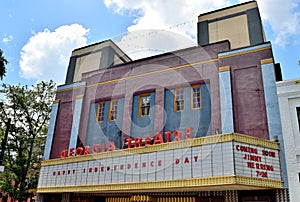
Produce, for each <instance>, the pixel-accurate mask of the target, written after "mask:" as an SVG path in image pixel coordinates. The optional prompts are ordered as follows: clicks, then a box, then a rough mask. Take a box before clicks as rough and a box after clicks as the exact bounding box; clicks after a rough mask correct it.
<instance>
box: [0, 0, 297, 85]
mask: <svg viewBox="0 0 300 202" xmlns="http://www.w3.org/2000/svg"><path fill="white" fill-rule="evenodd" d="M241 2H244V1H243V0H240V1H238V0H211V1H209V2H207V1H199V0H185V1H183V0H164V1H161V0H151V1H149V0H103V1H102V0H86V1H82V0H60V1H58V0H43V1H38V0H26V1H20V0H19V1H18V0H3V1H1V12H0V49H2V50H3V52H4V56H5V57H6V59H7V60H8V61H9V64H8V65H7V76H6V77H5V78H4V80H3V81H2V82H5V83H11V84H16V83H21V84H29V85H31V84H34V83H36V82H37V81H39V80H49V79H52V80H54V81H56V82H57V83H58V84H62V83H63V82H64V78H65V72H66V69H67V66H68V62H69V57H70V54H71V51H72V50H74V49H75V48H78V47H82V46H85V45H88V44H92V43H95V42H100V41H103V40H106V39H110V38H112V39H114V40H117V39H120V36H124V33H127V32H131V33H135V34H134V35H131V38H130V40H132V39H135V40H132V41H131V47H129V46H128V45H127V46H123V47H122V48H123V49H125V52H126V53H129V55H130V54H131V53H133V52H137V51H134V50H133V49H140V51H141V50H146V49H148V50H150V48H149V43H148V44H147V43H144V42H141V41H145V40H143V34H145V33H148V34H149V30H152V31H150V33H153V30H154V29H155V30H167V31H168V32H172V33H176V34H180V35H181V36H184V37H185V38H186V41H187V43H185V44H184V45H183V46H182V44H176V46H175V45H174V46H173V47H171V48H170V47H168V45H167V44H166V43H165V41H166V40H165V38H164V37H161V36H159V37H157V39H156V41H157V44H151V50H152V51H154V52H164V51H168V50H174V49H176V47H177V48H182V47H186V46H189V45H191V44H192V43H194V41H193V40H195V36H196V23H197V16H198V15H199V14H201V13H203V12H208V11H212V10H215V9H218V8H222V7H226V6H230V5H234V4H237V3H241ZM257 2H258V5H259V9H260V12H261V16H262V19H263V24H264V28H265V33H266V37H267V40H269V41H271V43H272V45H273V53H274V56H275V62H279V63H281V67H282V72H283V77H284V79H285V80H286V79H293V78H300V67H299V66H298V60H300V5H299V4H300V0H258V1H257ZM278 5H280V6H278ZM139 30H142V31H139ZM145 30H148V32H145ZM158 34H160V35H164V32H162V31H160V32H158ZM133 41H134V42H133ZM179 41H182V40H179ZM132 43H135V44H136V45H132ZM155 45H157V48H155ZM162 45H164V46H162Z"/></svg>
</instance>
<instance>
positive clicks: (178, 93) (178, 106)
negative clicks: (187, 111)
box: [174, 88, 184, 112]
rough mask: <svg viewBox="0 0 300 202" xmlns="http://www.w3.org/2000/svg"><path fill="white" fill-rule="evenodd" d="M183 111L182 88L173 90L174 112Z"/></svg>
mask: <svg viewBox="0 0 300 202" xmlns="http://www.w3.org/2000/svg"><path fill="white" fill-rule="evenodd" d="M183 110H184V90H183V88H180V89H175V90H174V111H175V112H180V111H183Z"/></svg>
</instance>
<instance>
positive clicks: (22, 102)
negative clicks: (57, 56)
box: [0, 81, 55, 201]
mask: <svg viewBox="0 0 300 202" xmlns="http://www.w3.org/2000/svg"><path fill="white" fill-rule="evenodd" d="M0 92H1V93H3V95H4V99H3V100H2V101H1V102H0V124H1V125H0V127H1V128H6V124H7V120H8V119H9V118H10V119H11V124H10V125H9V131H8V141H7V146H6V150H5V156H4V160H3V163H4V165H5V171H4V173H2V175H3V177H2V179H1V180H2V182H0V186H1V188H2V190H3V191H4V192H6V193H7V194H8V195H9V196H10V197H12V198H13V199H14V200H18V201H23V200H24V199H25V198H26V197H28V193H27V190H28V189H33V188H36V187H37V179H38V174H39V167H40V166H39V165H40V161H41V159H42V155H43V149H44V144H45V140H46V135H47V130H48V122H49V119H50V111H51V105H52V101H53V99H54V94H55V84H54V83H53V81H50V82H41V83H38V84H36V85H34V86H31V87H28V86H20V85H7V84H3V85H2V89H1V90H0ZM2 133H3V132H2ZM12 182H13V183H12Z"/></svg>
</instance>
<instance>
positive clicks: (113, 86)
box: [37, 1, 288, 202]
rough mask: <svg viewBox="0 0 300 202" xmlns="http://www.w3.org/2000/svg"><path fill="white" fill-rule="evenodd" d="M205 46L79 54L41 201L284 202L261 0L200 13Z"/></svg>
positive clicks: (58, 111)
mask: <svg viewBox="0 0 300 202" xmlns="http://www.w3.org/2000/svg"><path fill="white" fill-rule="evenodd" d="M198 43H199V45H198V46H195V47H190V48H186V49H182V50H177V51H173V52H169V53H164V54H161V55H157V56H152V57H147V58H143V59H139V60H134V61H133V60H131V59H130V58H129V57H128V56H127V55H126V54H125V53H124V52H123V51H122V50H121V49H120V48H118V46H116V44H114V43H113V42H112V41H111V40H107V41H103V42H100V43H97V44H92V45H89V46H86V47H82V48H79V49H76V50H74V51H73V52H72V55H71V57H70V63H69V67H68V72H67V76H66V82H65V84H64V85H61V86H58V88H57V93H56V100H55V101H54V102H53V106H52V112H51V119H50V124H49V131H48V136H47V142H46V145H45V152H44V158H45V160H44V161H43V162H42V167H41V171H40V177H39V184H38V189H37V193H38V201H66V202H67V201H86V202H93V201H106V202H119V201H120V202H121V201H122V202H123V201H124V202H125V201H128V202H129V201H153V202H156V201H157V202H160V201H161V202H169V201H195V202H196V201H197V202H202V201H205V202H208V201H209V202H211V201H213V202H229V201H230V202H237V201H270V202H271V201H278V202H279V201H288V193H287V189H286V188H287V175H286V167H285V155H284V144H283V138H282V129H281V121H280V116H279V107H278V98H277V91H276V81H278V80H281V72H280V66H279V65H278V64H276V63H275V62H274V57H273V53H272V46H271V44H270V42H267V41H266V40H265V36H264V33H263V28H262V24H261V19H260V16H259V12H258V8H257V4H256V2H255V1H251V2H247V3H243V4H239V5H236V6H232V7H228V8H224V9H221V10H217V11H213V12H209V13H205V14H201V15H200V16H199V22H198Z"/></svg>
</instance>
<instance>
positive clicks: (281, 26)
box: [257, 0, 300, 46]
mask: <svg viewBox="0 0 300 202" xmlns="http://www.w3.org/2000/svg"><path fill="white" fill-rule="evenodd" d="M257 3H258V5H259V9H260V12H261V17H262V19H263V21H265V22H268V23H270V25H271V27H272V30H273V32H274V43H275V44H278V45H280V46H285V45H287V44H290V43H293V39H294V38H295V37H297V36H298V37H299V36H300V34H299V33H300V12H299V5H298V3H299V0H259V1H258V2H257ZM297 8H298V10H297Z"/></svg>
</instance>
